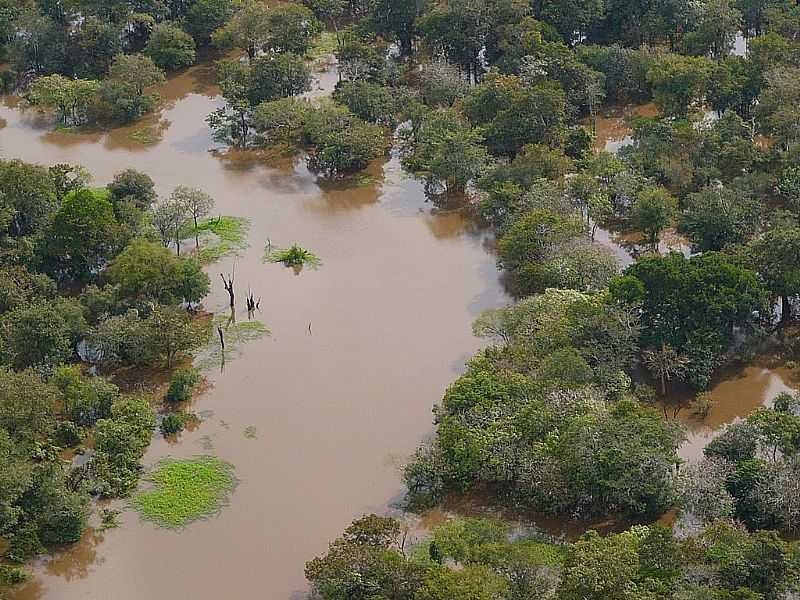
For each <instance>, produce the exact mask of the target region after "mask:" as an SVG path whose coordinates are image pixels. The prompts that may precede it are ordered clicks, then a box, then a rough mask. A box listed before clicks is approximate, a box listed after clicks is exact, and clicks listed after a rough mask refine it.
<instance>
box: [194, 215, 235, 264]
mask: <svg viewBox="0 0 800 600" xmlns="http://www.w3.org/2000/svg"><path fill="white" fill-rule="evenodd" d="M249 230H250V221H249V220H248V219H245V218H244V217H232V216H228V215H222V216H219V217H215V218H210V219H205V220H204V221H201V222H200V223H198V224H197V232H198V234H199V235H200V236H201V243H202V246H201V248H200V251H199V252H198V254H197V260H199V261H200V263H201V264H204V265H207V264H211V263H214V262H217V261H218V260H220V259H222V258H224V257H226V256H241V255H242V254H243V253H244V251H245V250H246V249H247V246H248V243H247V233H248V231H249ZM185 233H186V237H192V236H194V226H192V227H191V228H190V229H187V231H186V232H185Z"/></svg>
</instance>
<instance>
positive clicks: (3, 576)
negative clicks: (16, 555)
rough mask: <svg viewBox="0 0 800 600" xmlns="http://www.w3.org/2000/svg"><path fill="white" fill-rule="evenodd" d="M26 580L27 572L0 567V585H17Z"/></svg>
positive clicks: (16, 568)
mask: <svg viewBox="0 0 800 600" xmlns="http://www.w3.org/2000/svg"><path fill="white" fill-rule="evenodd" d="M27 579H28V572H27V571H25V569H22V568H20V567H10V566H8V565H0V584H2V585H17V584H18V583H22V582H24V581H26V580H27Z"/></svg>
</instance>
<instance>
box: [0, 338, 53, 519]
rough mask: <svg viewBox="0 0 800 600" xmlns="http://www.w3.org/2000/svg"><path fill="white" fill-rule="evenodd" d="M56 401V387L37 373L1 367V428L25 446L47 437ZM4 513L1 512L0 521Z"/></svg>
mask: <svg viewBox="0 0 800 600" xmlns="http://www.w3.org/2000/svg"><path fill="white" fill-rule="evenodd" d="M34 343H36V340H34ZM57 402H58V394H57V391H56V389H55V388H54V387H53V386H52V385H50V384H48V383H44V382H43V381H42V378H41V377H40V376H39V375H38V374H37V373H34V372H33V371H31V370H26V371H22V372H19V373H15V372H13V371H7V370H5V369H0V431H1V432H4V433H6V434H8V435H9V436H10V437H11V439H12V440H14V441H16V442H19V443H20V444H23V445H27V444H32V443H33V442H35V441H36V440H37V439H41V438H43V437H45V436H47V435H48V434H49V433H50V432H51V431H52V429H53V426H54V425H55V408H56V403H57ZM0 444H2V441H0ZM29 449H30V448H29ZM0 496H2V492H0ZM3 516H4V515H2V511H0V522H2V519H3Z"/></svg>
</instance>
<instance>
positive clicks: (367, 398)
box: [0, 67, 508, 600]
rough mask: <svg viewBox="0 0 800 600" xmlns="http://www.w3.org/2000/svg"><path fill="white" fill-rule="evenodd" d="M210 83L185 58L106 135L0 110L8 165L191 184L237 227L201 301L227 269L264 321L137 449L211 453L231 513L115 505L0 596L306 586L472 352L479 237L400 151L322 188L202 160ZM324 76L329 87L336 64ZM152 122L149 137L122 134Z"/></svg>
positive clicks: (394, 493)
mask: <svg viewBox="0 0 800 600" xmlns="http://www.w3.org/2000/svg"><path fill="white" fill-rule="evenodd" d="M209 78H210V69H209V68H208V67H198V68H195V69H192V70H190V71H188V72H186V73H184V74H182V75H180V76H178V77H177V78H174V79H172V80H171V81H170V82H169V83H168V85H167V87H166V89H164V90H163V91H162V95H163V97H164V99H165V101H166V107H165V109H164V111H163V112H162V113H161V114H160V115H158V117H156V118H152V119H150V121H148V122H145V123H140V124H137V125H135V126H132V127H127V128H122V129H119V130H116V131H114V132H112V133H111V134H106V133H102V132H97V133H67V132H51V131H50V123H49V121H48V120H47V119H45V118H42V117H40V116H38V115H37V113H35V112H33V111H26V112H24V113H23V112H21V111H19V110H18V109H15V108H14V107H13V103H11V102H9V103H7V104H6V105H5V106H2V107H0V118H2V119H4V120H5V122H6V126H5V127H4V128H3V129H2V130H0V156H2V157H3V158H20V159H22V160H26V161H31V162H40V163H46V164H52V163H58V162H69V163H78V164H82V165H84V166H85V167H87V168H88V169H89V170H90V171H91V172H92V174H93V175H94V177H95V183H96V184H98V185H102V184H105V183H107V182H108V181H110V180H111V178H112V177H113V175H114V173H116V172H118V171H120V170H122V169H125V168H135V169H138V170H141V171H144V172H146V173H148V174H149V175H150V176H151V177H153V179H154V180H155V181H156V184H157V186H158V189H159V192H160V193H162V194H168V193H170V191H171V190H172V189H173V188H174V187H175V186H177V185H181V184H185V185H190V186H196V187H200V188H203V189H204V190H206V191H207V192H209V193H210V194H212V195H213V196H214V197H215V198H216V202H217V206H216V211H217V212H219V213H220V214H232V215H240V216H244V217H247V218H249V219H251V230H250V240H249V241H250V243H251V246H250V248H249V250H248V251H247V253H246V254H245V255H244V256H242V257H241V258H239V259H238V260H235V261H234V260H233V259H226V260H225V261H223V262H222V263H221V264H218V265H214V266H212V267H211V269H210V271H209V274H210V275H211V281H212V286H213V291H212V293H211V296H210V298H209V299H208V301H207V303H206V306H207V308H210V309H212V310H215V311H222V310H225V308H226V306H227V295H226V293H225V291H224V289H223V286H222V281H221V279H220V277H219V274H220V273H222V272H224V273H230V272H232V271H233V270H234V262H235V273H236V286H237V288H238V298H239V304H240V306H239V309H240V311H239V315H238V318H239V319H246V318H247V317H246V310H245V293H246V290H247V289H248V287H249V288H252V290H253V293H254V295H255V296H256V297H259V296H260V297H261V298H262V301H261V314H260V315H258V318H260V319H261V320H262V321H263V322H264V323H265V324H266V325H267V326H268V327H269V328H270V330H271V335H270V336H268V337H264V338H262V339H260V340H257V341H255V342H252V343H250V344H249V345H247V346H245V347H244V348H243V355H242V357H241V358H239V359H237V360H232V361H228V363H227V364H226V365H225V368H224V371H223V372H222V373H220V372H219V371H216V372H214V373H211V374H210V378H211V383H212V387H211V389H210V390H209V391H208V392H207V393H206V394H204V395H202V396H201V397H199V398H198V399H197V400H196V401H195V403H194V405H193V406H192V410H194V411H195V412H198V413H202V414H205V415H206V417H205V421H204V422H203V423H202V424H201V425H200V426H199V427H198V428H197V429H196V430H195V431H190V432H187V433H185V434H184V435H183V436H182V438H181V440H180V443H178V444H174V445H171V444H169V443H167V442H166V441H165V440H163V439H161V438H160V437H158V436H157V437H156V439H154V441H153V444H152V446H151V448H150V450H149V451H148V453H147V455H146V456H145V459H144V460H145V464H152V463H153V462H154V461H156V460H158V459H159V458H161V457H163V456H166V455H172V456H178V457H186V456H192V455H196V454H203V453H212V454H214V455H216V456H219V457H220V458H222V459H223V460H226V461H229V462H231V463H232V464H233V465H234V466H235V469H236V475H237V477H238V478H239V480H240V483H239V486H238V488H237V489H236V491H235V493H234V494H233V497H232V501H231V505H230V506H229V507H227V508H225V509H224V510H223V511H222V512H221V514H220V515H219V517H218V518H213V519H210V520H207V521H202V522H197V523H194V524H192V525H191V526H190V527H188V528H186V529H185V530H184V531H182V532H173V531H167V530H163V529H158V528H157V527H155V526H153V525H152V524H150V523H145V522H141V521H140V520H139V517H138V516H137V514H136V513H134V512H132V511H125V512H124V513H123V514H122V519H121V521H122V524H121V526H120V527H119V528H117V529H112V530H108V531H105V532H97V531H91V532H89V533H87V535H86V536H85V537H84V539H83V540H82V542H81V543H80V544H78V545H76V546H75V547H72V548H71V549H70V550H68V551H66V552H62V553H57V554H56V555H55V556H54V557H53V558H52V559H49V560H48V559H44V560H42V561H40V562H39V563H38V564H37V565H36V566H35V568H34V576H33V578H32V580H31V581H30V582H29V583H27V584H26V585H24V586H22V587H20V588H19V589H18V590H16V591H14V592H13V593H11V594H10V598H12V599H13V600H39V599H53V600H55V599H57V600H75V599H79V598H80V599H86V598H91V599H101V598H102V599H112V598H113V599H114V600H141V599H142V598H174V599H176V600H177V599H183V598H192V599H197V600H201V599H212V598H249V597H259V598H269V599H270V600H272V599H276V600H283V599H289V598H294V597H302V595H303V594H304V590H306V589H307V585H306V582H305V579H304V576H303V566H304V563H305V561H307V560H309V559H311V558H313V557H314V556H315V555H318V554H320V553H322V552H324V551H325V549H326V547H327V545H328V543H329V542H330V541H331V540H332V539H334V538H335V537H336V536H337V535H338V534H339V533H340V532H341V531H342V530H343V529H344V527H346V526H347V525H348V524H349V523H350V521H351V520H352V519H353V518H355V517H357V516H360V515H361V514H363V513H365V512H373V511H374V512H385V511H386V510H387V509H388V508H389V506H390V504H391V502H392V501H393V500H394V499H396V498H397V497H398V496H399V495H400V494H401V493H402V484H401V481H400V472H399V468H398V467H399V465H400V463H401V461H403V460H404V459H405V458H406V457H407V456H408V455H409V454H411V453H412V452H413V450H414V449H415V448H416V446H417V445H418V444H419V443H420V441H421V440H422V439H423V438H424V437H425V436H426V435H428V434H429V433H430V432H431V427H432V426H431V407H432V406H433V404H434V403H436V402H437V401H438V400H439V399H440V398H441V396H442V394H443V392H444V390H445V388H446V386H447V385H448V384H449V383H450V382H451V381H452V380H453V379H454V378H455V377H456V376H457V374H458V373H459V372H460V371H461V369H462V368H463V365H464V362H465V360H466V359H467V358H468V357H469V356H470V355H472V354H473V353H474V352H475V351H476V350H477V349H478V348H479V346H480V342H479V341H478V340H476V339H475V338H473V336H472V333H471V323H472V321H473V320H474V319H475V317H477V316H478V314H480V312H481V311H482V310H484V309H487V308H491V307H497V306H501V305H503V304H505V303H507V302H508V299H507V297H506V295H505V293H504V292H503V289H502V286H501V284H500V282H499V273H498V271H497V269H496V266H495V258H494V257H493V256H492V255H491V254H490V253H489V252H488V251H487V248H488V247H489V246H490V241H491V240H490V237H489V235H488V233H487V232H484V231H481V230H480V229H478V228H476V227H475V226H474V225H473V224H472V223H471V222H470V221H469V220H468V219H467V218H465V217H464V216H462V215H461V214H460V213H459V212H457V211H456V212H453V211H451V212H445V211H438V210H437V209H435V208H434V207H433V206H432V205H431V204H429V203H426V201H425V196H424V194H423V188H422V186H421V185H420V184H419V183H418V182H416V181H414V180H412V179H410V178H408V177H406V176H405V175H404V174H403V172H402V170H401V169H400V167H399V164H398V163H397V160H396V159H393V160H390V161H389V162H387V163H386V164H385V165H380V164H378V165H374V167H373V168H371V169H370V171H369V175H371V177H368V178H361V180H360V182H359V184H358V185H354V186H349V187H348V186H345V185H341V184H339V185H330V186H325V185H322V184H321V183H320V182H319V181H318V180H317V179H316V177H315V176H314V175H313V174H312V173H309V172H308V170H307V169H306V168H305V164H304V161H303V160H302V159H294V160H292V159H287V160H285V161H283V162H282V163H281V164H278V165H272V166H268V165H266V164H264V161H262V160H259V159H258V158H257V157H254V156H253V155H245V154H238V155H237V154H235V153H234V154H231V155H228V156H220V155H218V154H214V153H211V152H209V149H210V148H213V147H214V143H213V142H212V140H211V138H210V132H209V130H208V128H207V126H206V124H205V121H204V120H205V117H206V115H208V114H209V113H210V112H211V111H212V110H214V109H215V108H216V107H217V106H218V105H219V101H218V100H217V99H216V98H215V93H216V90H215V89H214V88H213V86H211V85H210V84H209ZM320 79H321V81H322V83H321V87H322V88H323V90H322V92H324V91H326V88H329V87H330V86H331V85H332V82H333V81H335V73H334V76H333V77H331V75H330V72H326V73H323V76H322V77H321V78H320ZM147 128H152V131H155V132H157V133H158V138H159V139H160V141H157V142H156V143H152V144H149V145H145V144H140V143H138V142H136V141H133V140H132V139H131V134H134V133H135V132H137V131H140V130H142V129H147ZM267 239H270V240H271V242H272V243H273V244H275V245H278V246H284V245H289V244H291V243H293V242H297V243H300V244H301V245H303V246H304V247H306V248H309V249H311V250H312V251H314V252H315V253H316V254H318V255H319V256H320V258H321V259H322V263H323V264H322V266H321V267H320V268H319V269H318V270H316V271H313V270H312V271H303V272H302V273H300V274H299V275H295V273H294V272H293V271H292V270H291V269H286V268H284V267H282V266H279V265H274V264H263V263H262V260H261V257H262V254H263V249H264V245H265V243H266V242H267ZM209 413H210V414H209ZM253 427H254V428H255V432H256V433H255V438H251V437H250V436H247V437H246V436H245V434H244V431H245V429H246V428H253ZM249 431H252V430H249Z"/></svg>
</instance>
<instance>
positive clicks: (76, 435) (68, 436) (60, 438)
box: [54, 421, 83, 448]
mask: <svg viewBox="0 0 800 600" xmlns="http://www.w3.org/2000/svg"><path fill="white" fill-rule="evenodd" d="M54 439H55V442H56V444H58V445H59V446H63V447H64V448H74V447H75V446H77V445H78V444H80V443H81V442H82V441H83V431H82V430H81V428H80V427H78V426H77V425H76V424H75V423H73V422H72V421H61V422H60V423H59V424H58V425H56V430H55V434H54Z"/></svg>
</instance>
